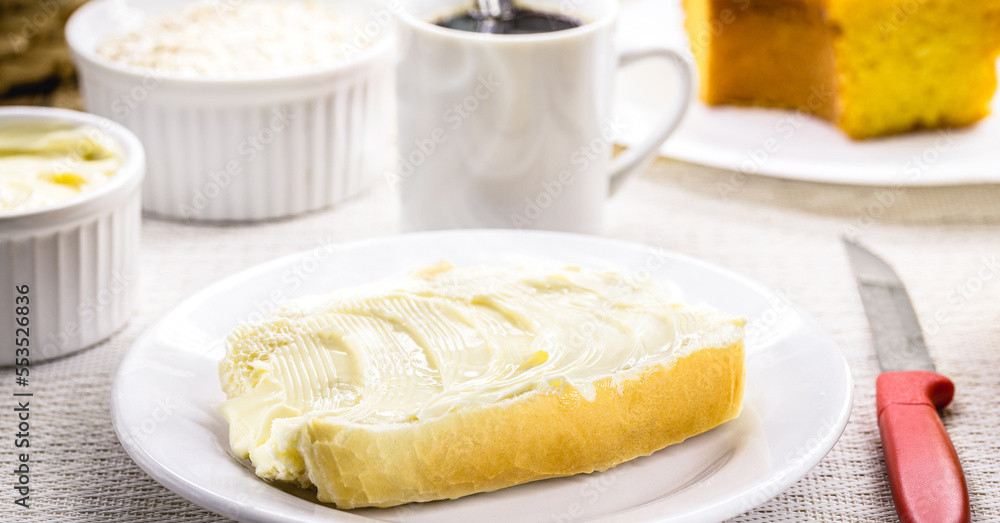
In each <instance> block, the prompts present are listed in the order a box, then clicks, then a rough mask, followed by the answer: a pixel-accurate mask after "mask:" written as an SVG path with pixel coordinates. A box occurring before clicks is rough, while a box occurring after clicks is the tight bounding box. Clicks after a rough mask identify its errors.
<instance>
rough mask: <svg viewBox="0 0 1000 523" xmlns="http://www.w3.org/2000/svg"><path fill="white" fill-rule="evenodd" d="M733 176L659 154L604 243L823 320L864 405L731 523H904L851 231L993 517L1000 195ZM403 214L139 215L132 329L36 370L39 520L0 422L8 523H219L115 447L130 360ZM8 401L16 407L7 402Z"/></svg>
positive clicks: (389, 210)
mask: <svg viewBox="0 0 1000 523" xmlns="http://www.w3.org/2000/svg"><path fill="white" fill-rule="evenodd" d="M731 179H732V175H731V173H728V172H723V171H718V170H713V169H708V168H703V167H698V166H693V165H688V164H683V163H678V162H674V161H670V160H664V159H661V160H659V161H657V163H655V164H654V165H652V166H651V167H650V168H648V169H647V170H646V171H645V172H644V173H642V174H641V175H640V176H639V177H638V178H636V179H634V180H632V181H630V182H629V183H628V184H627V185H626V187H625V188H624V189H623V190H622V192H621V193H620V194H619V195H618V196H617V197H616V198H615V199H614V201H613V202H612V204H611V206H610V213H609V216H608V223H607V231H606V235H608V236H612V237H616V238H623V239H627V240H633V241H637V242H643V243H646V244H649V245H653V246H657V247H661V248H665V249H671V250H675V251H678V252H682V253H686V254H689V255H692V256H696V257H699V258H702V259H705V260H708V261H710V262H713V263H716V264H719V265H722V266H725V267H728V268H730V269H732V270H734V271H737V272H739V273H742V274H744V275H746V276H749V277H751V278H754V279H756V280H759V281H760V282H762V283H764V284H765V285H768V286H770V287H772V288H774V289H777V290H780V291H782V292H784V293H785V294H787V295H788V296H789V297H790V298H791V299H792V300H793V301H795V302H796V303H798V304H799V305H801V306H802V307H803V308H804V309H805V310H806V311H808V312H809V313H810V314H812V315H814V316H815V317H816V318H817V319H818V321H819V323H820V324H822V325H823V327H824V328H826V329H827V330H828V331H829V332H830V334H831V335H832V336H833V338H834V339H835V340H836V341H837V342H838V343H839V344H840V346H841V347H842V349H843V351H844V354H845V355H846V356H847V359H848V360H849V362H850V366H851V369H852V371H853V374H854V377H855V379H856V390H855V405H854V412H853V414H852V416H851V421H850V424H849V425H848V427H847V431H846V433H845V434H844V436H843V438H842V439H841V440H840V442H839V443H838V444H837V446H836V448H834V449H833V451H832V452H831V453H830V454H829V455H828V456H827V457H826V459H824V460H823V462H822V463H820V465H819V466H818V467H816V469H814V470H813V471H812V472H811V473H810V474H809V475H808V476H806V477H805V478H804V479H802V480H801V481H799V482H798V483H796V484H795V485H794V486H793V487H791V488H789V489H788V490H787V491H785V492H783V493H781V494H780V495H778V496H777V497H776V498H774V499H773V500H771V501H769V502H767V503H766V504H764V505H763V506H761V507H760V508H758V509H756V510H754V511H753V512H751V513H748V514H745V515H742V516H740V517H738V518H737V519H736V520H737V521H787V522H802V521H813V520H815V521H837V522H840V521H894V520H895V512H894V510H893V507H892V500H891V497H890V494H889V490H888V487H887V483H886V476H885V471H884V467H883V464H882V458H881V452H880V443H879V436H878V428H877V426H876V422H875V399H874V380H875V376H876V374H877V372H878V363H877V361H876V358H875V353H874V349H873V345H872V337H871V334H870V331H869V329H868V324H867V322H866V319H865V316H864V313H863V310H862V308H861V302H860V299H859V297H858V294H857V290H856V288H855V285H854V281H853V277H852V276H851V273H850V269H849V266H848V262H847V260H846V258H845V254H844V250H843V248H842V246H841V243H840V238H841V236H842V235H844V234H845V233H850V234H852V235H854V236H856V237H857V238H858V239H859V241H861V242H862V243H864V244H866V245H868V246H869V247H870V248H871V249H872V250H874V251H876V252H877V253H879V254H880V255H882V256H883V257H884V258H885V259H886V260H888V261H889V262H890V263H891V264H892V265H893V266H895V268H896V269H897V271H898V272H899V274H900V276H901V277H902V278H903V280H904V281H905V283H906V285H907V287H908V289H909V291H910V293H911V297H912V299H913V301H914V303H915V306H916V308H917V312H918V314H919V315H920V317H921V318H922V320H923V323H924V328H925V330H926V331H927V333H928V335H927V342H928V345H929V347H930V350H931V353H932V355H933V357H934V360H935V361H936V363H937V366H938V369H939V371H941V372H942V373H944V374H945V375H947V376H949V377H951V378H952V379H953V380H954V382H955V384H956V387H957V394H956V398H955V401H954V403H953V404H952V405H951V406H950V407H949V408H948V409H947V410H945V411H944V415H943V417H944V423H945V426H946V427H947V429H948V431H949V432H950V434H951V436H952V438H953V440H954V443H955V446H956V448H957V450H958V454H959V456H960V457H961V459H962V462H963V464H964V467H965V471H966V474H967V479H968V484H969V490H970V493H971V501H972V511H973V517H974V519H975V520H979V521H997V520H1000V473H998V472H1000V436H998V427H1000V409H998V407H997V398H998V397H1000V277H998V275H997V274H996V273H995V272H994V271H996V270H997V266H996V265H995V264H996V262H995V259H996V257H998V256H1000V186H966V187H949V188H913V189H904V190H901V191H899V192H898V193H895V194H894V198H893V201H891V202H890V203H888V204H885V203H883V202H886V201H888V197H887V196H886V194H885V193H884V192H883V193H879V191H887V190H889V189H878V188H866V187H854V186H834V185H823V184H812V183H804V182H795V181H786V180H778V179H772V178H767V177H757V176H750V177H748V178H746V180H745V183H742V184H738V186H736V187H734V186H732V185H731ZM727 184H729V185H727ZM880 197H881V199H880ZM397 220H398V209H397V203H396V199H395V195H394V194H393V193H392V192H391V191H390V190H389V189H388V187H386V186H384V185H379V186H377V187H375V188H373V189H372V190H371V191H369V192H368V193H366V194H364V195H362V196H359V197H357V198H355V199H353V200H351V201H350V202H347V203H344V204H342V205H340V206H338V207H337V208H335V209H331V210H328V211H324V212H319V213H314V214H310V215H307V216H304V217H300V218H296V219H290V220H285V221H280V222H274V223H267V224H262V225H251V226H232V227H215V226H197V225H183V224H179V223H171V222H165V221H158V220H153V219H147V220H146V221H145V224H144V230H143V239H142V253H141V276H140V279H139V282H138V285H139V288H140V294H141V299H140V302H139V307H138V310H137V311H136V313H135V316H134V317H133V318H132V320H131V322H130V323H129V325H128V327H127V328H125V329H124V330H123V331H121V332H119V333H118V334H116V335H115V336H114V337H112V338H111V339H110V340H108V341H107V342H105V343H103V344H101V345H99V346H97V347H95V348H92V349H90V350H88V351H86V352H83V353H80V354H77V355H73V356H70V357H67V358H64V359H61V360H59V361H55V362H51V363H46V364H41V365H38V366H37V367H33V369H32V386H33V389H34V392H35V396H34V398H33V399H32V410H31V419H32V422H33V423H32V429H31V430H32V438H33V439H32V449H33V453H32V458H31V459H32V472H33V475H32V480H31V481H32V492H31V509H30V510H23V509H21V508H20V507H18V506H16V505H14V504H13V502H12V501H13V499H14V493H13V490H12V489H11V486H10V485H11V482H12V481H13V479H12V478H13V477H14V476H12V475H11V474H10V472H11V470H8V469H12V468H13V466H14V465H13V463H14V459H15V455H14V446H13V441H12V440H11V437H12V434H13V430H12V429H13V428H14V419H13V417H12V416H9V415H4V416H0V427H6V428H5V429H3V430H4V431H6V432H8V433H10V435H11V436H10V437H5V438H4V440H5V441H6V442H7V443H6V444H2V445H0V463H2V464H3V468H4V469H5V470H7V472H6V473H5V476H4V477H6V478H7V480H6V481H5V482H4V485H6V486H5V487H4V488H3V489H2V490H0V491H2V492H5V494H3V499H2V500H0V520H3V521H11V522H13V521H25V522H29V521H73V520H79V521H83V520H92V521H130V522H131V521H172V522H177V521H197V522H205V521H217V520H221V519H222V518H220V517H218V516H215V515H213V514H211V513H209V512H206V511H204V510H202V509H200V508H198V507H196V506H194V505H192V504H191V503H189V502H187V501H186V500H184V499H182V498H180V497H179V496H177V495H175V494H173V493H171V492H170V491H168V490H167V489H165V488H163V487H162V486H160V485H159V484H157V483H156V482H155V481H154V480H153V479H151V478H150V477H149V476H147V475H146V474H145V473H144V472H143V471H142V470H140V469H139V467H138V466H136V465H135V464H134V463H133V462H132V460H131V459H130V458H129V457H128V456H127V455H126V454H125V452H124V450H123V449H122V447H121V445H120V444H119V443H118V440H117V438H116V437H115V433H114V430H113V429H112V427H111V421H110V414H109V405H108V402H109V393H110V389H111V382H112V378H113V376H114V372H115V368H116V367H117V365H118V362H119V361H120V359H121V357H122V355H123V354H124V353H125V352H126V351H127V350H128V348H129V345H130V344H131V343H132V342H133V341H134V340H135V339H136V337H137V336H138V335H139V334H140V333H141V332H142V331H143V330H144V329H146V328H147V327H149V326H150V324H151V323H153V322H154V321H155V320H156V319H157V318H159V317H160V316H161V315H163V314H164V313H165V312H167V311H168V310H169V309H170V308H171V307H173V306H174V305H176V304H178V303H179V302H180V301H182V300H183V299H185V298H186V297H188V296H190V295H191V294H192V293H194V292H196V291H198V290H200V289H202V288H204V287H205V286H207V285H209V284H211V283H213V282H215V281H217V280H219V279H221V278H224V277H226V276H229V275H231V274H233V273H235V272H237V271H240V270H242V269H245V268H247V267H250V266H253V265H256V264H258V263H261V262H265V261H268V260H271V259H273V258H275V257H277V256H281V255H284V254H288V253H292V252H296V251H299V250H304V249H309V248H313V247H315V246H316V245H317V244H318V243H319V242H321V241H323V240H324V239H325V238H333V239H335V240H336V241H350V240H355V239H361V238H370V237H375V236H385V235H392V234H397V231H398V228H399V227H398V225H399V224H398V223H397ZM985 275H988V276H989V279H986V278H985V277H983V276H985ZM975 289H978V290H975ZM935 317H938V318H943V321H936V320H935V319H934V318H935ZM0 372H2V373H10V375H11V379H10V381H9V382H8V383H9V384H10V385H8V388H12V387H13V374H12V371H10V370H9V369H8V370H6V371H3V370H0ZM7 405H8V407H4V410H5V411H7V412H8V413H10V408H12V407H11V400H10V399H8V401H7Z"/></svg>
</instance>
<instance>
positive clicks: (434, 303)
mask: <svg viewBox="0 0 1000 523" xmlns="http://www.w3.org/2000/svg"><path fill="white" fill-rule="evenodd" d="M220 377H221V381H222V388H223V390H224V391H225V392H226V395H227V396H228V397H229V398H230V399H229V401H227V402H226V403H224V404H223V405H222V406H221V407H220V411H221V412H222V414H223V415H224V416H225V417H226V418H227V420H228V421H229V423H230V444H231V446H232V448H233V451H234V453H235V454H236V455H237V456H239V457H241V458H249V459H250V461H251V462H252V463H253V464H254V466H255V470H256V473H257V474H258V475H259V476H260V477H262V478H265V479H269V480H276V481H285V482H289V483H294V484H297V485H300V486H302V487H307V488H309V487H315V488H316V491H317V495H318V498H319V499H320V500H321V501H324V502H330V503H334V504H336V505H337V507H339V508H345V509H349V508H356V507H389V506H394V505H399V504H403V503H409V502H413V501H430V500H438V499H449V498H457V497H460V496H465V495H469V494H474V493H477V492H487V491H492V490H496V489H500V488H503V487H508V486H512V485H517V484H521V483H525V482H529V481H534V480H539V479H545V478H551V477H556V476H566V475H571V474H578V473H586V472H593V471H595V470H605V469H607V468H610V467H613V466H615V465H617V464H619V463H622V462H624V461H628V460H630V459H633V458H636V457H639V456H645V455H648V454H650V453H652V452H655V451H656V450H659V449H661V448H663V447H665V446H667V445H670V444H673V443H677V442H680V441H683V440H684V439H686V438H689V437H691V436H694V435H696V434H699V433H701V432H704V431H706V430H709V429H711V428H713V427H716V426H718V425H719V424H721V423H724V422H725V421H728V420H730V419H732V418H734V417H736V416H737V415H738V414H739V412H740V408H741V404H742V396H743V381H744V370H743V320H742V319H739V318H733V317H729V316H726V315H723V314H721V313H719V312H717V311H715V310H712V309H710V308H707V307H698V308H689V307H685V306H683V305H679V304H676V303H674V302H673V301H672V300H671V297H670V295H669V294H668V293H667V292H666V291H665V290H664V289H663V288H661V287H660V286H659V285H658V284H656V282H652V281H646V282H639V281H633V280H631V279H630V278H628V277H626V276H624V275H621V274H618V273H615V272H611V271H593V270H583V269H579V268H575V267H567V268H559V269H553V268H539V267H527V268H525V267H518V268H511V267H473V268H461V269H458V268H452V267H451V266H450V265H447V264H441V265H438V266H433V267H430V268H427V269H425V270H422V271H420V272H418V273H415V274H413V275H411V276H408V277H406V278H402V279H399V280H393V281H388V282H379V283H375V284H370V285H365V286H362V287H358V288H348V289H340V290H336V291H334V292H331V293H328V294H325V295H321V296H313V297H309V298H304V299H300V300H297V301H294V302H292V303H289V304H287V305H284V306H282V307H279V308H278V309H276V310H275V311H273V312H271V313H270V314H269V315H268V316H267V317H266V318H264V319H263V320H262V321H260V322H256V323H252V324H244V325H241V326H239V327H237V328H236V329H235V330H234V331H233V332H232V334H231V335H230V336H229V338H228V340H227V354H226V356H225V358H224V359H223V360H222V362H221V363H220Z"/></svg>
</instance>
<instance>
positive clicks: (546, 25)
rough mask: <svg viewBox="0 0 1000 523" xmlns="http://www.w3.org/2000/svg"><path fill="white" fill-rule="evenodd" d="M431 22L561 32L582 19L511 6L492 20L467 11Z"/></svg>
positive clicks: (522, 31) (468, 27)
mask: <svg viewBox="0 0 1000 523" xmlns="http://www.w3.org/2000/svg"><path fill="white" fill-rule="evenodd" d="M435 24H437V25H439V26H441V27H447V28H449V29H457V30H459V31H470V32H474V33H492V34H508V35H516V34H535V33H551V32H553V31H562V30H564V29H572V28H574V27H580V26H581V25H583V22H581V21H580V20H577V19H575V18H572V17H569V16H565V15H561V14H557V13H548V12H545V11H536V10H533V9H525V8H521V7H515V8H514V9H513V10H512V11H510V12H508V13H504V14H503V15H501V18H499V19H495V20H487V19H484V18H483V15H482V13H480V12H479V11H474V10H470V11H466V12H464V13H461V14H458V15H456V16H449V17H446V18H443V19H441V20H438V21H437V22H435Z"/></svg>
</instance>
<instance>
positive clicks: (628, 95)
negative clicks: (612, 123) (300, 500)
mask: <svg viewBox="0 0 1000 523" xmlns="http://www.w3.org/2000/svg"><path fill="white" fill-rule="evenodd" d="M683 23H684V13H683V10H682V9H681V5H680V0H623V2H622V14H621V19H620V21H619V27H618V35H619V38H620V43H621V45H622V46H623V47H624V48H626V49H628V48H632V47H641V46H645V45H653V44H657V45H668V46H671V47H673V48H675V49H683V50H685V51H686V52H687V53H688V54H690V51H689V46H688V43H687V34H686V33H685V31H684V27H683ZM692 65H693V64H692ZM669 73H670V71H668V70H665V68H662V67H661V68H658V67H656V64H637V65H636V66H634V67H632V68H629V69H628V70H626V71H625V72H623V73H622V75H621V78H620V81H619V85H618V100H617V108H618V112H619V115H620V116H621V118H622V120H623V122H624V127H625V132H624V134H623V137H622V139H621V141H622V143H624V144H626V145H632V144H636V143H638V141H639V140H640V139H641V138H642V137H643V136H646V135H647V134H648V130H649V129H650V128H651V127H652V125H654V124H655V121H656V117H657V111H655V110H650V108H658V109H662V110H665V109H666V107H667V106H666V103H665V101H664V100H669V99H670V98H669V97H668V96H664V94H663V89H664V86H669V85H671V83H670V82H671V77H670V74H669ZM993 111H994V113H1000V97H995V98H994V102H993ZM768 140H773V141H772V142H768ZM998 143H1000V118H998V117H997V116H991V117H987V118H986V119H984V120H982V121H981V122H979V123H978V124H976V125H974V126H972V127H969V128H965V129H957V130H953V131H949V132H947V133H944V134H942V133H941V132H940V131H927V132H919V133H911V134H906V135H901V136H893V137H887V138H880V139H874V140H867V141H853V140H851V139H850V138H848V137H847V136H846V135H845V134H844V133H843V132H841V131H840V129H838V128H837V127H835V126H833V125H832V124H830V123H828V122H826V121H824V120H821V119H818V118H811V117H805V118H796V114H795V113H794V112H792V111H783V110H776V109H763V108H747V107H709V106H706V105H705V104H703V103H701V102H698V101H695V102H693V103H692V106H691V108H690V109H689V110H688V114H687V115H686V116H685V118H684V121H683V122H682V123H681V125H680V127H678V129H677V130H676V131H675V132H674V134H672V135H671V136H670V138H669V139H668V140H667V141H666V142H665V143H664V144H663V146H662V147H661V148H660V153H661V154H662V155H664V156H667V157H670V158H675V159H678V160H683V161H686V162H691V163H696V164H700V165H706V166H709V167H716V168H720V169H728V170H732V171H740V172H743V173H746V174H753V173H756V174H764V175H770V176H776V177H780V178H790V179H796V180H805V181H812V182H826V183H837V184H860V185H901V186H919V185H957V184H974V183H997V182H1000V147H997V144H998ZM767 149H770V151H768V150H767Z"/></svg>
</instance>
